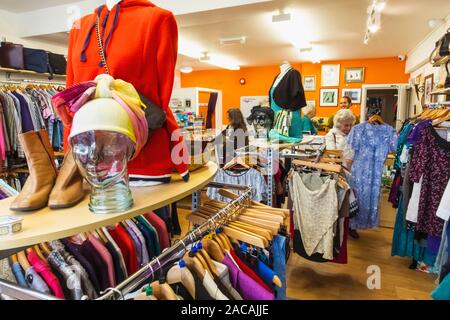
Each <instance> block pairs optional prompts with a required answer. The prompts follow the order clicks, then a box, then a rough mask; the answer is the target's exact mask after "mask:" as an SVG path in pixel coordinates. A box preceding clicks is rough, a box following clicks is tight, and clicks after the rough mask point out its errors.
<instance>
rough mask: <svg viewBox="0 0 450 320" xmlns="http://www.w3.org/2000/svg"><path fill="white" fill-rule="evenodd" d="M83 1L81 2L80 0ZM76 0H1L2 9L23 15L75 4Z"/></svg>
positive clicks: (0, 6) (0, 7)
mask: <svg viewBox="0 0 450 320" xmlns="http://www.w3.org/2000/svg"><path fill="white" fill-rule="evenodd" d="M79 1H81V0H79ZM73 2H75V1H74V0H0V9H1V10H5V11H9V12H14V13H23V12H28V11H33V10H38V9H43V8H49V7H54V6H59V5H62V4H68V3H73Z"/></svg>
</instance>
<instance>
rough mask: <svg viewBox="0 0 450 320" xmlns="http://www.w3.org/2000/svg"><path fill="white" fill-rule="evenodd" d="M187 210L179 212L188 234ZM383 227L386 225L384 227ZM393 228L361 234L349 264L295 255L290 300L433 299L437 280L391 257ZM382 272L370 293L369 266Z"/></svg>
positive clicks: (387, 215) (389, 221)
mask: <svg viewBox="0 0 450 320" xmlns="http://www.w3.org/2000/svg"><path fill="white" fill-rule="evenodd" d="M188 213H189V211H187V210H182V209H180V210H179V215H180V224H181V227H182V230H183V234H185V233H186V232H187V230H188V227H189V226H188V223H187V222H186V219H185V217H186V215H187V214H188ZM393 214H395V211H393V210H385V211H384V214H382V216H381V218H382V221H386V223H385V224H384V225H388V226H389V227H391V226H393V221H394V219H393V217H392V215H393ZM382 225H383V224H382ZM392 233H393V229H392V228H386V227H383V228H378V229H373V230H369V231H360V232H359V234H360V238H359V239H358V240H354V239H349V241H348V254H349V256H348V264H347V265H341V264H334V263H324V264H322V263H315V262H311V261H308V260H305V259H304V258H302V257H300V256H299V255H297V254H295V253H292V254H291V256H290V259H289V261H288V265H287V269H286V278H287V296H288V299H292V300H297V299H299V300H374V299H377V300H380V299H381V300H397V299H402V300H415V299H431V297H430V294H431V292H432V291H433V289H434V287H435V276H434V275H431V274H426V273H422V272H419V271H416V270H410V269H409V268H408V266H409V264H410V262H411V261H410V259H408V258H399V257H392V256H391V241H392ZM372 265H376V266H378V267H379V268H380V271H381V272H380V274H381V288H380V289H379V290H378V289H375V290H370V289H368V287H367V280H368V278H369V276H371V275H372V274H368V273H367V268H368V267H369V266H372Z"/></svg>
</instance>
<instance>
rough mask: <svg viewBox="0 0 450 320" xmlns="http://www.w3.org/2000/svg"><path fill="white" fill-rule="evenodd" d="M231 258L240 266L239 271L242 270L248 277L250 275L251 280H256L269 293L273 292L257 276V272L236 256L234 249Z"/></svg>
mask: <svg viewBox="0 0 450 320" xmlns="http://www.w3.org/2000/svg"><path fill="white" fill-rule="evenodd" d="M230 254H231V256H232V257H233V260H234V261H236V263H237V265H238V266H239V269H241V270H242V271H243V272H244V273H245V274H246V275H248V276H249V277H250V278H252V279H253V280H255V281H256V282H257V283H258V284H259V285H260V286H261V287H263V288H264V289H266V290H267V291H269V292H270V293H272V292H273V290H272V288H270V287H269V286H268V285H267V284H266V283H265V282H264V280H263V279H261V277H260V276H258V275H257V274H256V272H255V271H253V270H252V269H250V268H249V267H248V266H247V265H246V264H245V263H244V262H243V261H242V260H241V259H239V257H238V256H237V255H236V252H234V249H231V251H230Z"/></svg>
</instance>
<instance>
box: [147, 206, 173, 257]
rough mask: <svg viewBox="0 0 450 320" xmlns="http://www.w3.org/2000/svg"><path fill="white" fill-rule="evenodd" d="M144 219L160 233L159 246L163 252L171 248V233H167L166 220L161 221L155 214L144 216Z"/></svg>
mask: <svg viewBox="0 0 450 320" xmlns="http://www.w3.org/2000/svg"><path fill="white" fill-rule="evenodd" d="M144 218H145V219H146V220H147V221H148V222H149V223H150V224H151V225H152V226H153V228H155V229H156V233H158V239H159V246H160V247H161V251H163V250H164V249H166V248H168V247H170V237H169V232H168V231H167V226H166V223H165V222H164V220H163V219H161V218H160V217H159V216H158V215H157V214H156V213H154V212H149V213H146V214H144Z"/></svg>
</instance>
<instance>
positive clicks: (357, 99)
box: [342, 88, 362, 104]
mask: <svg viewBox="0 0 450 320" xmlns="http://www.w3.org/2000/svg"><path fill="white" fill-rule="evenodd" d="M361 93H362V90H361V88H351V89H342V96H348V97H350V99H352V103H353V104H360V103H361Z"/></svg>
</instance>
